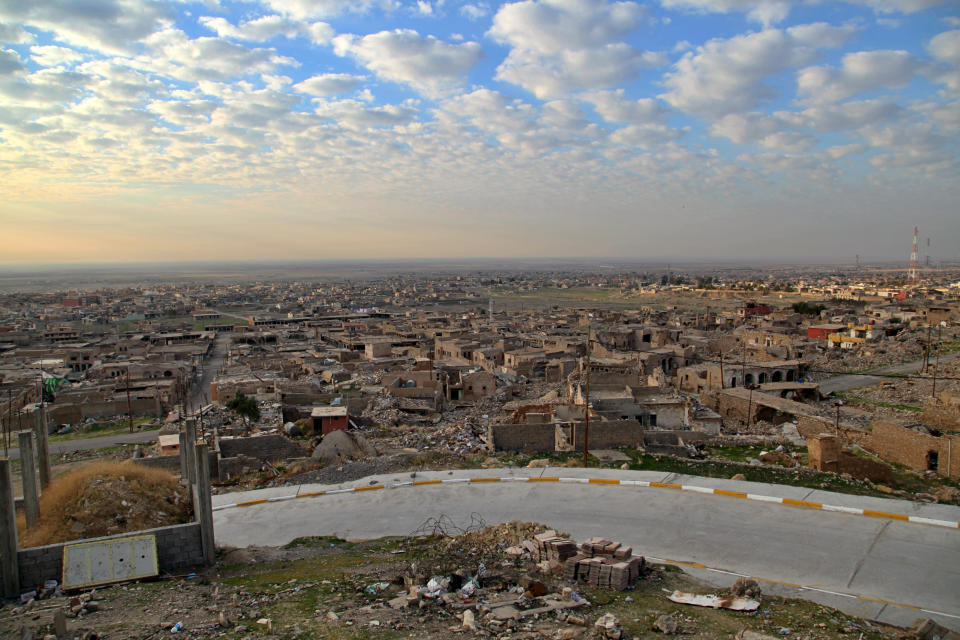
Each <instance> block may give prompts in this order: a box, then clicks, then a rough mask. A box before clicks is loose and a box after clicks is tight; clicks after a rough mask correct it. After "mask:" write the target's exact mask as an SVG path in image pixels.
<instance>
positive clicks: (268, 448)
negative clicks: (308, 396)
mask: <svg viewBox="0 0 960 640" xmlns="http://www.w3.org/2000/svg"><path fill="white" fill-rule="evenodd" d="M238 455H244V456H250V457H251V458H256V459H257V460H269V461H270V462H274V461H276V460H286V459H287V458H303V457H306V456H307V455H308V451H307V449H306V448H305V447H304V446H302V445H300V444H299V443H297V442H294V441H293V440H291V439H289V438H287V437H286V436H281V435H269V436H260V437H256V438H231V439H228V440H226V439H225V440H220V456H221V457H223V458H233V457H234V456H238ZM211 473H213V470H212V469H211Z"/></svg>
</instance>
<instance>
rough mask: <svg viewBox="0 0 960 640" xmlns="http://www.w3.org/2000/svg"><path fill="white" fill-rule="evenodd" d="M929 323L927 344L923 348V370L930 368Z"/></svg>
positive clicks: (928, 325) (928, 326)
mask: <svg viewBox="0 0 960 640" xmlns="http://www.w3.org/2000/svg"><path fill="white" fill-rule="evenodd" d="M930 329H931V327H930V324H929V323H927V346H926V348H924V350H923V371H924V372H927V371H929V370H930Z"/></svg>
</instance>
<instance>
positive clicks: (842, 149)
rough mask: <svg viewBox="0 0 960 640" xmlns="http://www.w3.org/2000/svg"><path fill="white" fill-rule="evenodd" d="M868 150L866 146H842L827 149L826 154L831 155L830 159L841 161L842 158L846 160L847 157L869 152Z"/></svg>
mask: <svg viewBox="0 0 960 640" xmlns="http://www.w3.org/2000/svg"><path fill="white" fill-rule="evenodd" d="M867 148H868V147H867V146H866V145H864V144H841V145H836V146H833V147H827V149H826V152H827V153H828V154H830V157H831V158H833V159H834V160H839V159H840V158H846V157H847V156H852V155H856V154H859V153H863V152H864V151H866V150H867Z"/></svg>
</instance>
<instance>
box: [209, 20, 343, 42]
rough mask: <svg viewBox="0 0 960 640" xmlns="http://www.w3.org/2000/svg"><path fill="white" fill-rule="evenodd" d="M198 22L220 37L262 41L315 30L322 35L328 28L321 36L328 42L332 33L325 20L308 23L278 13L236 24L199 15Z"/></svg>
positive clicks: (311, 33) (293, 36) (306, 33)
mask: <svg viewBox="0 0 960 640" xmlns="http://www.w3.org/2000/svg"><path fill="white" fill-rule="evenodd" d="M199 22H200V24H202V25H203V26H205V27H207V28H208V29H210V30H212V31H215V32H216V34H217V35H218V36H220V37H221V38H233V39H234V40H250V41H254V42H264V41H266V40H270V39H271V38H276V37H277V36H284V37H286V38H295V37H297V36H300V35H311V36H312V35H313V34H314V33H315V32H320V33H321V35H322V32H324V31H326V30H328V29H329V31H330V36H329V37H326V38H325V39H324V38H321V39H322V40H323V42H328V41H329V40H330V37H332V35H333V33H332V31H333V30H332V28H331V27H330V25H328V24H326V23H325V22H316V23H313V24H308V23H305V22H302V21H300V20H292V19H290V18H285V17H283V16H279V15H272V16H263V17H260V18H256V19H254V20H248V21H246V22H242V23H240V24H237V25H233V24H231V23H230V22H228V21H227V20H225V19H224V18H220V17H216V18H214V17H210V16H201V17H200V19H199Z"/></svg>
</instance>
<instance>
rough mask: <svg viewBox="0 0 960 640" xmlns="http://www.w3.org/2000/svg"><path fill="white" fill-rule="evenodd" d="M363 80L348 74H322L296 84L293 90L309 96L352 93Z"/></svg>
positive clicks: (360, 77) (362, 77) (361, 77)
mask: <svg viewBox="0 0 960 640" xmlns="http://www.w3.org/2000/svg"><path fill="white" fill-rule="evenodd" d="M364 79H365V77H364V76H354V75H350V74H348V73H324V74H321V75H318V76H313V77H310V78H307V79H306V80H304V81H303V82H298V83H297V84H295V85H293V90H294V91H299V92H300V93H306V94H309V95H311V96H331V95H335V94H337V93H347V92H349V91H353V90H354V89H356V88H357V87H358V86H359V85H360V83H361V82H363V81H364Z"/></svg>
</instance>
